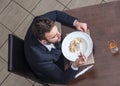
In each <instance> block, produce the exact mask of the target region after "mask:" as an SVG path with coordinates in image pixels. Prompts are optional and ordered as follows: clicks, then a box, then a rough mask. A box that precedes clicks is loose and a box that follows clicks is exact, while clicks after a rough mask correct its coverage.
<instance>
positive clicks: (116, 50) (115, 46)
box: [108, 40, 119, 54]
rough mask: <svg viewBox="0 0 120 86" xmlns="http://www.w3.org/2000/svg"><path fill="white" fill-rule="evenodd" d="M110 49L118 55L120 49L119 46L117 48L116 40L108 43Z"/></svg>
mask: <svg viewBox="0 0 120 86" xmlns="http://www.w3.org/2000/svg"><path fill="white" fill-rule="evenodd" d="M108 47H109V49H110V51H111V53H112V54H118V52H119V49H118V46H117V42H116V41H115V40H112V41H109V42H108Z"/></svg>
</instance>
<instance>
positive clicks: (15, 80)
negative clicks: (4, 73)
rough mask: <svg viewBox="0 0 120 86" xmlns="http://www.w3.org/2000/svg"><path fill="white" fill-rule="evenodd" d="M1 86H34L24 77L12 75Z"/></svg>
mask: <svg viewBox="0 0 120 86" xmlns="http://www.w3.org/2000/svg"><path fill="white" fill-rule="evenodd" d="M1 86H32V84H31V83H30V82H29V81H28V80H27V79H25V78H24V77H21V76H18V75H16V74H13V73H11V74H10V76H9V77H8V78H7V79H6V80H5V81H4V82H3V84H2V85H1Z"/></svg>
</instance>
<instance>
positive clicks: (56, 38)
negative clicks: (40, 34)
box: [45, 25, 61, 43]
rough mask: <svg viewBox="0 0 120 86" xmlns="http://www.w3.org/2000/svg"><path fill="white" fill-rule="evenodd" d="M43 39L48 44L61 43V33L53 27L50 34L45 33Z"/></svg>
mask: <svg viewBox="0 0 120 86" xmlns="http://www.w3.org/2000/svg"><path fill="white" fill-rule="evenodd" d="M45 37H46V39H47V42H48V43H57V42H60V41H61V33H60V32H59V31H58V28H57V26H56V25H54V26H53V27H52V29H51V31H50V32H47V33H45Z"/></svg>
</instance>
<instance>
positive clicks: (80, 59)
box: [78, 52, 87, 64]
mask: <svg viewBox="0 0 120 86" xmlns="http://www.w3.org/2000/svg"><path fill="white" fill-rule="evenodd" d="M78 57H79V58H78V59H79V62H80V64H84V63H85V62H86V60H87V58H86V56H85V55H83V54H82V53H81V52H80V55H79V56H78Z"/></svg>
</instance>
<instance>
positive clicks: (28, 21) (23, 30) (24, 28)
mask: <svg viewBox="0 0 120 86" xmlns="http://www.w3.org/2000/svg"><path fill="white" fill-rule="evenodd" d="M33 18H34V17H33V16H32V15H29V16H28V17H27V18H26V19H25V21H23V23H22V24H21V25H20V26H19V28H18V29H17V30H16V31H15V34H16V35H17V36H18V37H20V38H22V39H24V37H25V34H26V32H27V30H28V28H29V26H30V24H31V22H32V20H33Z"/></svg>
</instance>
